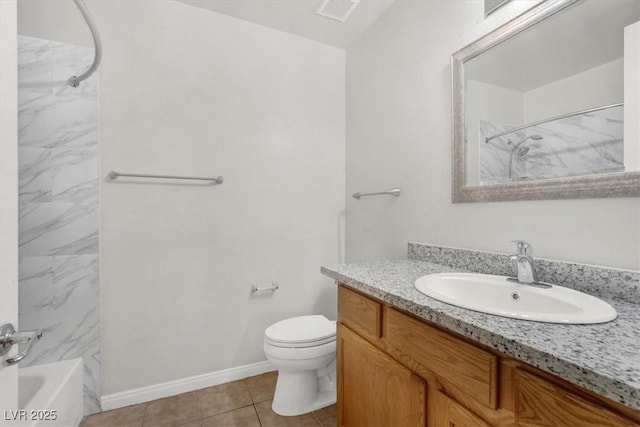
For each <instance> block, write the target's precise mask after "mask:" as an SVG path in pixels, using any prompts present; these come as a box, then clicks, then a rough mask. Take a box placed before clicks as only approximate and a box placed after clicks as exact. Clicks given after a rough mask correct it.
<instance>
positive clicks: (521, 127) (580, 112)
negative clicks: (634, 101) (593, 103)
mask: <svg viewBox="0 0 640 427" xmlns="http://www.w3.org/2000/svg"><path fill="white" fill-rule="evenodd" d="M623 105H624V102H619V103H617V104H610V105H604V106H602V107H596V108H589V109H588V110H582V111H578V112H576V113H569V114H563V115H561V116H556V117H552V118H550V119H545V120H540V121H539V122H533V123H529V124H528V125H524V126H520V127H517V128H515V129H511V130H508V131H506V132H501V133H497V134H495V135H492V136H487V137H485V139H484V142H485V143H488V142H489V141H491V140H492V139H495V138H500V137H501V136H505V135H508V134H510V133H513V132H518V131H519V130H522V129H526V128H529V127H532V126H538V125H541V124H544V123H549V122H553V121H555V120H560V119H566V118H567V117H573V116H579V115H580V114H587V113H592V112H594V111H600V110H606V109H607V108H613V107H621V106H623Z"/></svg>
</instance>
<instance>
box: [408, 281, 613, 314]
mask: <svg viewBox="0 0 640 427" xmlns="http://www.w3.org/2000/svg"><path fill="white" fill-rule="evenodd" d="M415 287H416V289H418V290H419V291H420V292H422V293H423V294H425V295H427V296H428V297H431V298H435V299H437V300H440V301H443V302H446V303H448V304H453V305H457V306H458V307H463V308H467V309H469V310H475V311H480V312H483V313H489V314H496V315H498V316H504V317H512V318H515V319H524V320H535V321H538V322H550V323H576V324H577V323H581V324H586V323H604V322H608V321H610V320H613V319H615V318H616V316H617V315H618V314H617V313H616V310H615V309H614V308H613V307H611V306H610V305H609V304H607V303H606V302H604V301H602V300H600V299H598V298H596V297H593V296H591V295H587V294H585V293H582V292H579V291H574V290H573V289H569V288H565V287H563V286H552V287H551V288H549V289H543V288H536V287H533V286H528V285H522V284H519V283H514V282H510V281H508V280H507V277H504V276H492V275H488V274H479V273H440V274H429V275H427V276H422V277H421V278H419V279H418V280H416V281H415Z"/></svg>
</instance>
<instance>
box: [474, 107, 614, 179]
mask: <svg viewBox="0 0 640 427" xmlns="http://www.w3.org/2000/svg"><path fill="white" fill-rule="evenodd" d="M513 128H514V126H511V125H505V124H501V123H495V122H493V123H492V122H488V121H484V120H481V121H480V123H479V129H480V131H479V132H480V141H481V143H480V182H481V183H482V184H496V183H501V182H509V181H519V180H536V179H545V178H559V177H567V176H577V175H593V174H600V173H612V172H624V171H625V167H624V159H623V157H624V156H623V154H624V153H623V151H624V144H623V132H624V129H623V128H624V107H623V106H619V107H612V108H607V109H605V110H600V111H595V112H592V113H587V114H581V115H578V116H573V117H568V118H565V119H560V120H554V121H552V122H548V123H544V124H541V125H537V126H531V127H528V128H526V129H523V130H521V131H518V132H514V133H511V134H508V135H505V136H503V137H500V138H496V139H493V140H491V141H489V142H488V143H484V140H485V137H487V136H491V135H495V134H496V133H500V132H504V131H506V130H510V129H513ZM532 135H540V136H542V137H543V139H541V140H538V141H536V140H532V139H529V140H528V141H526V142H524V143H523V144H522V145H521V146H520V147H521V148H525V147H526V148H528V149H529V150H528V152H527V153H526V154H523V155H519V154H518V152H517V151H516V152H514V154H513V164H512V178H511V179H509V159H510V157H511V152H512V147H513V146H514V145H515V144H517V143H518V142H519V141H522V140H523V139H525V138H527V137H529V136H532ZM509 142H510V143H511V144H509Z"/></svg>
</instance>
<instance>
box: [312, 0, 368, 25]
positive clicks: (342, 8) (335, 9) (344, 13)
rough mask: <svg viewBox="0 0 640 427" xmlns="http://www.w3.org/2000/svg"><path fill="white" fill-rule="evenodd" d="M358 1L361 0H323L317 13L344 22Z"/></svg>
mask: <svg viewBox="0 0 640 427" xmlns="http://www.w3.org/2000/svg"><path fill="white" fill-rule="evenodd" d="M358 3H360V0H323V2H322V4H321V5H320V7H319V8H318V10H316V13H317V14H318V15H321V16H324V17H325V18H330V19H335V20H336V21H340V22H344V21H346V20H347V18H348V17H349V15H351V12H353V9H355V8H356V6H357V5H358Z"/></svg>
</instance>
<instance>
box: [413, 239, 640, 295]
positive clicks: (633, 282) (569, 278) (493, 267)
mask: <svg viewBox="0 0 640 427" xmlns="http://www.w3.org/2000/svg"><path fill="white" fill-rule="evenodd" d="M408 255H409V256H408V258H409V259H414V260H418V261H427V262H433V263H436V264H443V265H448V266H451V267H455V268H460V269H466V270H469V271H474V272H476V273H484V274H497V275H500V276H512V277H513V276H515V275H516V274H517V273H516V266H515V263H514V262H513V261H510V260H509V254H500V253H494V252H481V251H474V250H470V249H459V248H449V247H444V246H434V245H426V244H423V243H409V251H408ZM534 258H535V253H534ZM535 266H536V273H537V274H538V280H540V281H543V282H549V283H553V284H556V285H561V286H566V287H568V288H573V289H576V290H578V291H581V292H586V293H588V294H591V295H595V296H598V297H601V298H609V299H617V300H622V301H627V302H632V303H635V304H640V271H632V270H621V269H616V268H609V267H601V266H596V265H588V264H578V263H572V262H564V261H552V260H547V259H540V258H535Z"/></svg>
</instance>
